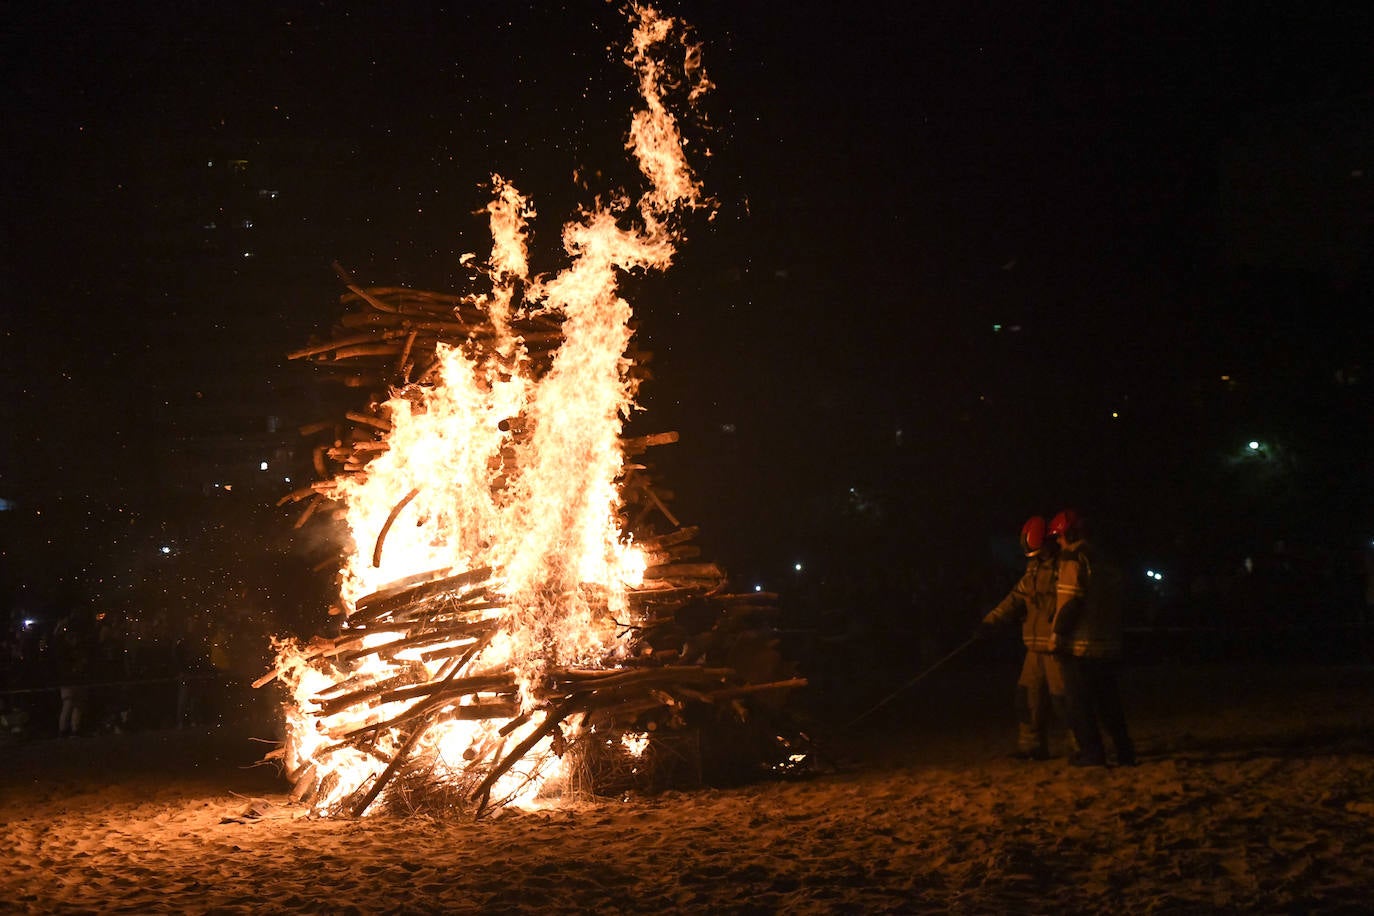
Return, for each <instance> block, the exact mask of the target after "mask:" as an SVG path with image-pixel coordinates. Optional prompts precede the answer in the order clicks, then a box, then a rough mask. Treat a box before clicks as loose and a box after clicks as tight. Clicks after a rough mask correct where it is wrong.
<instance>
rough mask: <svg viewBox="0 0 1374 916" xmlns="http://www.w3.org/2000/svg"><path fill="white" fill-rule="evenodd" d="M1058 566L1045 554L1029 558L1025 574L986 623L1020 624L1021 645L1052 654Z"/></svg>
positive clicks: (990, 612) (985, 618) (1040, 553)
mask: <svg viewBox="0 0 1374 916" xmlns="http://www.w3.org/2000/svg"><path fill="white" fill-rule="evenodd" d="M1054 579H1055V562H1054V557H1053V556H1051V555H1050V554H1049V553H1048V552H1046V551H1043V550H1042V551H1040V552H1038V553H1037V554H1036V555H1035V556H1031V557H1027V558H1026V571H1025V573H1023V574H1022V576H1021V579H1020V581H1018V582H1017V583H1016V585H1015V586H1013V587H1012V590H1011V591H1010V592H1008V593H1007V597H1005V598H1003V599H1002V600H1001V601H1000V602H999V603H998V605H997V607H995V608H993V609H992V610H991V611H989V612H988V613H987V616H985V617H984V618H983V622H984V623H1002V622H1003V621H1010V620H1020V621H1021V641H1022V642H1023V643H1025V644H1026V648H1027V649H1031V650H1033V651H1036V652H1048V651H1049V650H1050V634H1051V633H1052V632H1053V631H1052V630H1051V628H1050V627H1051V623H1052V622H1053V619H1054V611H1055V606H1056V605H1055V589H1054Z"/></svg>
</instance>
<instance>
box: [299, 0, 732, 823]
mask: <svg viewBox="0 0 1374 916" xmlns="http://www.w3.org/2000/svg"><path fill="white" fill-rule="evenodd" d="M630 13H631V19H632V21H633V23H634V27H633V38H632V41H631V42H630V44H629V46H628V49H627V54H626V63H627V64H628V65H629V67H630V68H631V69H632V71H633V72H634V74H635V76H636V80H637V85H638V88H639V91H640V95H641V96H642V99H643V106H642V107H641V108H640V109H639V110H637V111H635V112H634V113H633V117H632V121H631V125H630V128H629V139H628V142H627V148H628V149H629V150H630V151H631V152H632V154H633V156H634V159H635V161H636V162H637V164H638V166H639V169H640V171H641V173H642V174H643V176H644V177H645V179H647V185H648V190H647V191H645V192H644V193H643V194H642V195H641V196H639V198H638V199H637V201H635V202H634V203H633V204H631V203H630V201H629V198H628V196H627V195H625V194H623V193H621V194H618V195H617V196H616V197H615V199H613V200H612V201H611V202H610V203H598V204H597V205H596V206H595V207H592V208H590V209H587V210H585V211H584V212H582V213H580V214H579V215H578V217H577V218H576V219H574V220H572V221H570V222H568V223H567V224H566V225H565V226H564V227H563V232H562V245H563V250H564V252H565V253H566V255H567V258H568V263H567V266H566V267H565V268H564V269H563V270H561V271H560V272H558V273H557V274H556V275H554V276H551V277H531V276H530V273H529V263H528V232H529V225H530V221H531V220H532V219H533V218H534V216H535V211H534V207H533V206H532V205H531V203H530V201H529V200H528V199H527V198H526V197H525V196H524V195H523V194H522V193H520V191H518V190H517V189H516V188H515V186H514V185H513V184H511V183H510V182H509V181H507V180H505V179H503V178H502V177H501V176H499V175H495V176H492V189H493V197H492V200H491V203H490V204H489V205H488V208H487V212H488V215H489V223H490V229H491V235H492V248H491V255H490V258H489V260H488V262H487V264H486V268H485V271H484V273H485V276H486V278H487V279H488V281H489V284H490V289H489V290H488V291H487V292H485V293H481V294H474V295H473V296H471V297H469V299H468V302H469V303H470V304H476V305H480V306H481V307H482V308H483V309H484V310H485V312H486V314H487V315H488V316H489V320H490V323H489V327H490V329H494V334H492V335H490V336H488V337H484V338H482V339H477V338H476V337H474V338H473V339H471V340H469V341H468V343H467V344H464V345H460V346H449V347H446V346H442V345H441V346H440V349H439V352H438V354H437V356H438V363H437V365H436V367H435V368H434V369H433V370H432V371H431V373H430V375H429V377H427V378H424V379H421V380H420V381H419V383H417V384H412V385H409V386H406V387H404V388H401V389H397V390H393V391H392V393H391V396H390V398H389V399H388V400H387V401H386V403H385V404H384V405H382V406H381V408H380V410H378V411H377V413H378V414H379V415H380V416H382V417H385V418H386V420H387V421H388V422H389V424H390V431H389V433H388V434H387V437H386V439H385V452H384V453H383V454H379V455H377V456H376V457H375V458H373V459H372V460H371V461H370V462H368V463H367V465H366V469H365V473H362V474H354V475H351V476H343V477H340V478H339V479H338V480H337V482H336V488H335V490H334V496H335V498H336V499H337V500H338V501H339V503H340V505H341V506H342V509H343V514H344V518H345V521H346V525H347V528H348V531H349V533H350V535H351V548H350V550H349V552H348V554H347V556H346V557H345V563H344V566H343V571H342V572H343V575H342V587H341V599H342V604H343V607H344V610H345V611H346V612H347V613H350V614H351V613H352V612H353V611H354V610H355V608H356V605H357V602H358V601H359V599H361V598H363V597H364V596H367V595H371V594H373V593H375V592H377V591H379V590H380V589H383V588H384V587H386V586H389V585H394V584H395V583H397V582H398V581H405V580H408V579H412V578H416V577H422V576H424V575H426V574H430V573H434V572H435V571H440V570H453V571H455V572H461V571H464V570H472V569H478V568H484V569H486V568H489V569H490V570H491V575H490V578H489V579H488V580H487V584H486V587H487V590H488V592H490V594H491V595H492V596H495V597H497V598H499V600H492V601H490V602H488V603H489V604H490V607H489V609H488V610H486V611H485V612H484V613H485V614H486V616H487V618H488V619H492V620H498V619H499V627H496V628H495V634H494V635H492V636H489V637H485V638H483V637H478V636H473V637H470V638H468V639H466V640H465V641H464V640H459V641H455V642H453V643H451V644H440V645H435V644H427V645H425V646H423V649H420V648H417V649H415V650H411V649H406V650H403V651H401V652H398V653H395V655H394V657H392V658H391V659H390V660H383V659H382V658H381V657H379V656H377V655H369V656H365V657H364V658H362V659H359V660H355V661H349V660H347V657H346V655H344V654H340V653H333V654H332V656H331V655H330V654H322V653H319V652H315V651H312V649H311V648H310V647H304V646H301V645H298V644H296V643H294V642H289V643H284V644H282V645H280V646H279V658H278V666H277V668H278V673H279V675H280V677H281V678H282V680H283V681H284V682H285V683H286V684H287V685H288V686H289V688H290V689H291V694H292V702H291V703H290V704H289V716H288V719H289V721H288V746H287V750H286V757H287V762H288V766H289V767H290V768H291V769H292V770H293V771H299V770H301V769H302V768H304V767H313V768H314V770H315V777H316V778H317V779H318V780H319V781H320V785H321V787H325V786H327V790H325V791H321V792H319V793H318V794H316V795H315V796H314V798H315V801H314V806H315V808H316V809H317V810H319V811H321V812H327V811H329V810H331V809H332V808H333V806H335V805H336V804H337V803H338V802H339V801H340V800H341V799H345V798H348V797H350V796H352V795H354V793H356V792H358V790H359V788H360V787H363V786H365V785H366V784H368V782H369V781H372V780H376V779H377V778H378V776H379V774H380V773H381V771H382V770H383V769H384V768H385V766H386V763H385V761H386V759H389V758H391V757H392V756H393V754H394V753H395V752H396V751H397V750H398V745H400V744H401V743H402V742H403V741H415V742H418V745H419V746H420V747H421V748H422V749H423V750H424V751H425V752H427V753H429V754H430V755H432V757H433V759H434V761H435V765H436V772H438V773H440V774H442V773H443V772H445V771H446V770H451V771H452V772H454V773H457V772H459V771H461V770H462V768H463V766H464V764H465V761H467V760H471V759H473V758H474V756H476V755H479V754H480V752H481V750H482V749H483V748H485V747H486V746H488V745H490V744H491V743H492V742H493V741H496V740H498V738H497V731H498V730H500V731H502V732H503V734H502V735H501V736H500V739H499V740H504V741H506V742H511V743H518V742H520V741H522V740H524V739H525V738H526V737H527V736H534V735H537V734H538V729H539V727H540V725H541V723H542V721H543V717H544V713H543V712H542V711H541V710H539V709H537V708H536V703H535V696H534V694H535V689H536V687H537V684H538V682H539V679H540V677H541V675H542V673H543V672H544V671H545V670H546V669H547V668H549V667H550V666H580V667H589V668H596V667H604V666H607V665H613V664H614V663H615V659H616V656H617V642H616V634H615V624H614V622H613V620H614V618H615V617H616V616H617V614H618V613H620V612H621V611H622V610H623V608H624V606H625V602H626V592H627V589H630V588H633V587H634V586H635V585H637V584H638V583H639V581H640V579H641V577H642V575H643V572H644V568H645V558H644V556H643V555H642V554H641V552H640V551H639V550H638V549H637V548H636V547H635V546H634V544H633V543H631V541H630V539H629V538H628V536H627V535H626V533H625V532H623V531H622V529H621V526H620V523H619V521H618V513H619V510H620V509H621V497H620V494H619V492H618V490H617V486H616V481H617V478H619V477H620V476H621V474H622V472H623V466H624V455H623V451H622V446H621V432H622V424H623V422H624V420H625V418H626V417H627V416H628V414H629V412H630V411H631V409H633V407H634V403H635V402H634V399H635V394H636V384H635V381H634V380H633V379H632V377H631V375H630V373H629V371H628V370H629V369H630V365H631V364H630V361H629V359H628V358H627V356H626V353H627V348H628V346H629V344H630V340H631V336H632V329H631V321H630V319H631V308H630V305H629V303H627V302H626V301H625V300H624V299H623V298H622V297H621V296H620V295H619V293H618V291H617V281H618V279H619V275H620V274H621V273H622V272H625V271H631V270H635V269H653V270H661V269H664V268H666V267H667V266H668V265H669V264H670V263H671V262H672V259H673V256H674V253H675V244H676V241H677V234H676V232H677V230H676V227H675V224H676V222H677V220H676V219H675V217H676V215H677V214H679V213H681V212H682V211H683V210H684V209H690V208H696V207H700V206H703V197H702V192H701V187H700V184H699V183H698V181H697V179H696V177H695V176H694V174H693V172H692V170H691V168H690V167H689V165H688V163H687V159H686V156H685V154H684V149H683V140H682V137H681V135H680V133H679V129H678V124H677V121H676V119H675V117H674V115H673V114H672V113H671V112H670V110H669V107H670V106H669V105H668V103H667V102H666V101H665V99H666V98H667V96H668V94H669V93H668V90H669V89H673V90H680V89H681V88H683V87H682V83H683V82H686V83H687V84H688V85H687V86H686V89H687V92H686V93H685V95H686V96H687V97H688V98H689V99H691V100H695V98H696V97H697V96H698V95H700V93H701V92H703V91H705V89H706V88H707V87H708V86H709V85H710V84H709V83H708V82H707V81H706V77H705V74H704V72H703V71H702V69H701V66H700V58H699V53H698V50H697V49H696V47H694V46H691V45H689V44H688V43H687V42H686V41H680V42H679V41H676V40H675V36H678V35H681V34H683V33H682V31H681V29H680V28H679V24H677V23H675V22H674V20H672V19H670V18H667V17H663V16H661V15H659V14H658V13H657V12H656V11H654V10H653V9H650V8H647V7H641V6H633V7H631V9H630ZM671 50H676V51H678V52H681V53H682V54H683V57H682V59H680V60H679V61H677V62H676V64H675V65H674V66H673V67H668V66H666V65H665V63H664V59H665V54H666V53H667V52H668V51H671ZM670 70H671V72H672V73H673V77H672V79H673V80H676V81H677V82H674V83H671V84H665V80H668V79H669V77H668V76H667V74H668V73H669V71H670ZM674 95H675V96H681V95H684V93H682V92H675V93H674ZM531 315H543V316H546V317H548V318H549V319H551V320H554V321H557V322H558V323H559V324H560V330H561V344H560V345H559V347H558V349H557V350H556V351H555V353H554V355H553V360H552V363H551V364H549V365H547V366H545V367H541V371H540V372H538V373H536V372H535V371H534V369H533V368H532V365H531V360H530V357H529V353H528V351H527V349H526V343H525V341H524V340H522V339H521V337H520V336H519V333H518V332H517V331H515V330H513V327H512V321H513V320H514V319H515V318H517V317H529V316H531ZM345 627H347V624H345ZM399 637H400V634H399V633H387V632H385V631H381V632H376V633H369V634H368V636H367V641H366V642H365V643H364V645H365V646H366V645H370V644H373V643H375V642H378V641H386V640H388V639H398V638H399ZM468 643H470V644H471V645H472V647H473V649H474V651H472V652H470V653H458V652H450V653H445V652H443V651H440V650H444V649H449V648H452V649H455V650H456V649H461V648H462V647H463V646H464V645H466V644H468ZM459 660H461V661H459ZM404 665H423V666H424V668H425V671H426V673H427V675H428V676H429V677H430V678H454V677H457V678H469V677H474V676H479V675H481V674H483V673H486V672H494V671H502V670H508V671H513V672H514V673H515V675H516V678H517V681H518V686H519V691H520V696H521V702H520V708H519V709H517V710H512V711H511V715H510V716H508V717H506V718H504V719H495V720H493V719H490V718H485V719H472V720H469V719H465V718H463V711H462V709H460V708H452V709H445V710H444V713H445V715H444V717H443V718H442V720H441V724H440V725H437V726H435V727H431V728H428V729H426V730H424V731H423V734H419V735H415V734H412V735H411V736H410V737H409V738H403V737H402V733H401V732H400V731H398V730H396V729H384V730H382V732H381V733H380V734H379V735H378V736H377V741H376V744H375V750H376V751H377V752H378V753H375V754H369V753H365V752H363V751H361V750H359V749H358V748H357V747H356V746H353V745H349V744H346V743H344V742H341V741H340V740H339V739H340V737H341V736H344V735H348V734H351V733H356V731H357V730H358V729H360V728H363V727H365V726H367V725H369V724H373V723H383V722H387V721H390V720H391V719H393V718H395V717H397V716H399V715H401V714H403V713H404V712H405V711H406V710H407V709H409V708H412V707H414V706H416V705H418V704H420V703H422V702H425V700H424V699H423V698H421V699H413V698H412V699H397V700H394V701H384V702H379V704H378V705H373V706H370V707H366V706H365V707H364V708H365V709H366V713H365V715H366V718H365V719H363V718H360V714H359V713H358V712H356V706H349V707H346V708H343V709H339V708H337V706H331V705H330V703H329V702H328V701H329V699H330V697H331V695H332V696H334V697H337V696H338V694H339V692H340V689H341V688H340V687H339V686H338V685H341V684H347V685H348V689H349V690H365V689H366V688H367V686H368V685H369V684H381V683H383V682H387V681H388V680H389V679H394V678H395V676H396V675H397V673H398V672H399V671H400V670H401V668H402V667H403V666H404ZM380 699H382V700H385V696H383V697H381V698H380ZM551 740H552V739H551V738H550V737H544V738H543V739H542V744H541V745H537V746H536V747H535V748H534V750H533V751H532V752H531V753H530V754H529V755H527V756H528V759H529V760H531V761H533V763H531V764H528V765H525V766H523V767H516V768H513V769H512V770H511V771H510V772H508V773H506V774H505V776H504V777H502V780H501V781H500V782H498V783H497V784H496V786H495V787H494V789H493V790H492V795H493V797H500V798H506V799H510V800H512V801H522V800H523V801H526V802H529V801H531V800H532V799H533V798H534V797H535V796H536V795H537V793H538V792H539V789H540V786H541V785H542V783H543V782H544V781H545V780H546V779H548V778H549V777H550V776H552V775H554V774H555V773H556V763H555V760H556V758H555V757H554V755H552V754H551V753H548V752H547V747H546V745H547V744H548V743H549V742H550V741H551Z"/></svg>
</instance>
